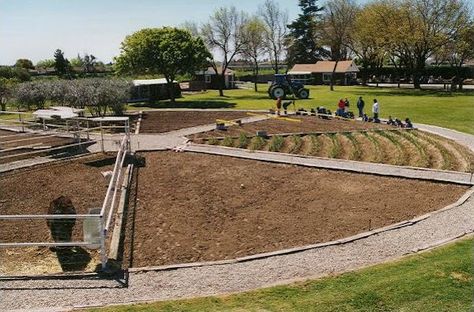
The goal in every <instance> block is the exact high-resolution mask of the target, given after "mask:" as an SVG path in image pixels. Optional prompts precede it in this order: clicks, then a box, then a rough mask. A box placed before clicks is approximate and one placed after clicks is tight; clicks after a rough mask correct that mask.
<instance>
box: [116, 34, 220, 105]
mask: <svg viewBox="0 0 474 312" xmlns="http://www.w3.org/2000/svg"><path fill="white" fill-rule="evenodd" d="M210 58H211V54H210V53H209V51H208V50H207V48H206V46H205V45H204V42H203V41H202V39H201V38H199V37H193V36H192V35H191V33H190V32H188V31H187V30H183V29H178V28H171V27H163V28H145V29H142V30H140V31H137V32H135V33H134V34H132V35H130V36H127V37H126V38H125V40H124V41H123V42H122V47H121V53H120V55H119V56H118V57H117V58H116V59H115V61H116V70H117V71H118V73H121V74H123V73H132V74H133V73H140V74H161V75H163V76H164V77H165V79H166V82H167V86H168V92H169V95H170V99H171V102H173V103H174V102H175V94H174V80H175V79H176V77H177V76H178V75H180V74H187V73H190V74H194V73H195V72H196V71H197V70H200V69H202V68H203V67H205V66H206V64H207V63H208V62H209V59H210Z"/></svg>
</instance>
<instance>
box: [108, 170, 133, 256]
mask: <svg viewBox="0 0 474 312" xmlns="http://www.w3.org/2000/svg"><path fill="white" fill-rule="evenodd" d="M132 171H133V164H129V165H128V166H127V169H126V171H125V175H124V178H123V182H122V187H121V193H120V201H119V206H118V209H117V214H116V218H115V225H114V230H113V232H112V239H111V241H110V250H109V255H108V258H109V259H114V260H117V258H118V256H119V249H120V242H121V238H122V230H123V215H124V212H125V209H126V207H127V199H128V195H129V191H130V188H129V186H130V180H131V173H132Z"/></svg>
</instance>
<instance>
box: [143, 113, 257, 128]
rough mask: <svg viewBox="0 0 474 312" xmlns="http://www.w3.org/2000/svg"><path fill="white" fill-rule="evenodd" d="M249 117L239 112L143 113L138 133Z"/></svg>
mask: <svg viewBox="0 0 474 312" xmlns="http://www.w3.org/2000/svg"><path fill="white" fill-rule="evenodd" d="M245 117H249V115H248V114H247V113H246V112H240V111H153V112H145V113H144V114H143V119H142V122H141V125H140V133H162V132H169V131H173V130H179V129H183V128H189V127H194V126H200V125H206V124H212V123H215V122H216V119H225V120H232V119H238V118H245Z"/></svg>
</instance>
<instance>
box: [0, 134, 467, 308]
mask: <svg viewBox="0 0 474 312" xmlns="http://www.w3.org/2000/svg"><path fill="white" fill-rule="evenodd" d="M419 126H420V129H422V130H427V129H428V131H432V132H434V133H437V134H439V135H443V136H445V137H448V138H451V139H453V140H455V141H457V142H458V143H461V144H464V145H466V146H468V147H469V148H471V149H472V150H474V148H473V147H474V146H473V145H472V144H474V136H471V135H468V134H462V133H459V132H456V131H451V130H447V129H443V128H441V129H437V128H438V127H432V126H426V128H423V127H425V125H419ZM208 127H209V126H203V127H195V128H194V129H185V130H180V131H177V132H174V133H167V134H159V135H146V134H143V135H137V136H134V137H133V138H132V146H133V148H134V149H136V150H153V149H164V148H170V147H175V146H181V145H183V144H184V143H185V142H186V138H184V137H183V135H185V134H192V133H194V132H192V131H198V130H199V131H201V130H203V131H207V130H206V129H208ZM190 131H191V132H190ZM114 140H115V138H114V137H112V136H111V137H110V143H108V144H109V145H108V146H109V147H110V150H113V148H114V143H113V142H114ZM196 147H198V146H195V145H186V146H184V149H186V150H190V151H191V150H192V149H194V148H196ZM195 151H196V150H195ZM215 151H216V149H214V152H215ZM201 152H203V151H201ZM242 152H243V153H244V154H245V153H246V152H245V151H242ZM249 153H250V154H254V155H262V156H258V157H264V156H263V155H265V157H266V158H265V159H266V160H268V159H269V158H271V157H275V156H274V155H273V153H267V154H265V152H263V153H252V152H249ZM234 156H235V155H234ZM281 156H284V157H287V156H285V155H281ZM291 157H292V158H293V159H292V161H300V162H308V161H309V162H311V161H313V160H312V159H309V158H304V157H295V156H291ZM277 160H278V159H277ZM273 161H275V160H273ZM317 161H318V162H319V161H321V159H317ZM325 161H326V160H325ZM334 163H337V164H338V165H339V166H342V165H343V164H347V161H342V162H341V161H332V160H331V163H326V164H327V165H334ZM350 163H351V166H354V164H353V162H350ZM302 164H303V165H307V164H304V163H302ZM310 165H311V164H310ZM369 165H370V166H371V167H372V168H369V169H370V170H377V171H378V172H379V173H380V174H383V172H382V171H384V170H386V169H388V168H391V167H395V166H389V167H385V165H384V167H380V166H379V165H375V164H369ZM358 166H359V164H358ZM380 168H382V169H380ZM363 169H364V170H366V168H363ZM402 169H404V170H405V171H400V172H398V173H397V174H399V175H404V174H407V175H409V174H414V172H415V171H416V172H417V173H420V172H423V174H427V173H428V174H431V173H430V172H431V171H432V170H419V169H413V168H401V167H397V168H391V169H390V170H402ZM343 170H349V169H347V168H346V169H344V168H343ZM435 171H436V170H435ZM447 174H449V173H447ZM438 177H439V176H438ZM459 177H460V175H457V174H454V175H452V176H449V177H447V178H449V179H451V178H455V179H457V178H459ZM473 193H474V188H471V189H470V190H469V191H468V192H467V193H466V194H465V195H464V196H463V198H461V199H460V200H459V201H458V202H457V203H456V204H454V205H451V206H449V207H446V209H443V210H441V211H437V212H434V213H430V214H427V215H425V216H422V217H418V218H416V219H414V220H411V221H410V222H404V223H401V224H399V225H397V226H395V227H393V226H392V227H390V228H386V229H382V230H378V231H372V232H368V233H363V234H359V235H356V236H355V237H352V238H347V239H343V240H338V241H335V242H330V243H325V244H320V245H316V246H309V247H308V248H306V249H305V248H303V249H302V250H300V251H292V252H291V253H284V252H283V253H282V254H279V255H273V256H269V255H265V256H264V257H260V258H259V257H254V259H253V260H251V259H247V260H245V261H228V262H220V263H199V264H190V265H186V266H183V267H181V268H176V267H175V268H172V269H170V268H166V267H161V268H154V269H152V270H149V271H147V270H145V271H136V270H133V272H130V275H129V284H128V287H125V286H124V285H122V284H120V283H119V282H117V281H115V280H107V279H100V278H98V277H96V276H90V277H85V278H82V279H79V280H69V279H61V278H56V279H55V278H51V279H34V280H32V279H25V280H0V310H1V311H9V310H15V309H28V310H35V309H36V310H42V311H55V310H68V309H71V308H73V307H81V306H101V305H108V304H118V303H122V304H124V303H133V302H141V301H156V300H166V299H177V298H188V297H195V296H207V295H215V294H224V293H232V292H240V291H245V290H251V289H256V288H261V287H266V286H271V285H277V284H284V283H289V282H292V281H296V280H302V279H308V278H317V277H321V276H325V275H328V274H334V273H341V272H346V271H349V270H355V269H358V268H361V267H365V266H368V265H373V264H377V263H381V262H384V261H389V260H393V259H397V258H400V257H402V256H404V255H407V254H411V253H414V252H418V251H420V250H426V249H429V248H432V247H435V246H439V245H442V244H444V243H446V242H449V241H452V240H454V239H457V238H460V237H463V236H465V235H469V234H470V233H473V232H474V218H472V215H473V214H474V196H473V195H472V194H473Z"/></svg>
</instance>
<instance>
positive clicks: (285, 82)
mask: <svg viewBox="0 0 474 312" xmlns="http://www.w3.org/2000/svg"><path fill="white" fill-rule="evenodd" d="M268 95H270V97H271V98H272V99H274V100H275V99H277V98H282V99H285V98H286V96H288V95H294V96H296V97H297V98H299V99H307V98H308V97H309V90H308V89H306V88H305V87H304V85H303V84H302V83H300V82H296V81H292V80H291V78H290V77H289V76H288V75H281V74H280V75H275V79H274V80H273V82H272V84H271V85H270V87H269V88H268Z"/></svg>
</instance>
